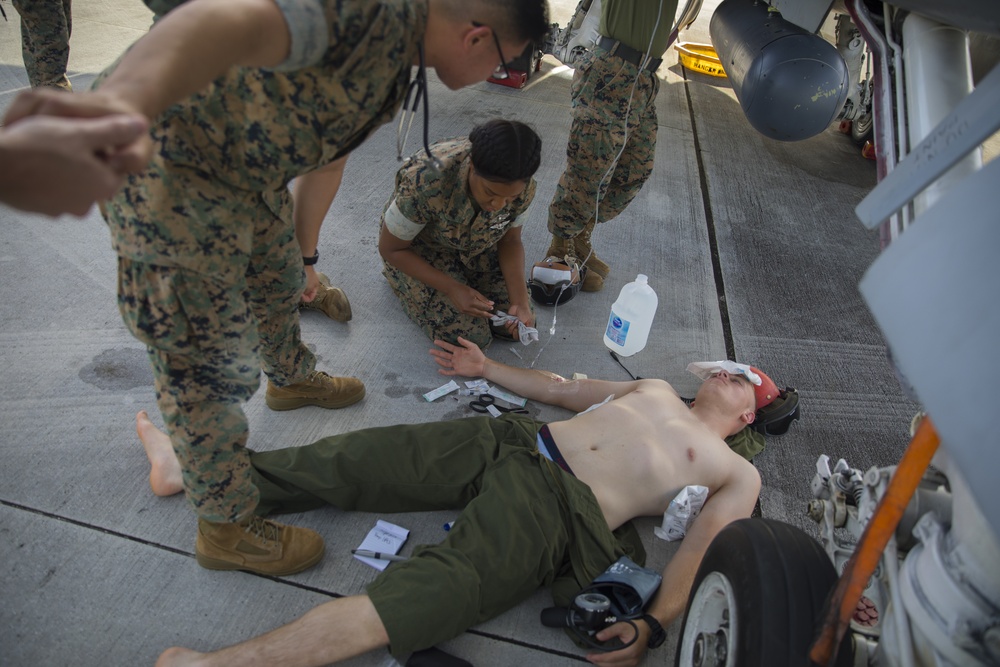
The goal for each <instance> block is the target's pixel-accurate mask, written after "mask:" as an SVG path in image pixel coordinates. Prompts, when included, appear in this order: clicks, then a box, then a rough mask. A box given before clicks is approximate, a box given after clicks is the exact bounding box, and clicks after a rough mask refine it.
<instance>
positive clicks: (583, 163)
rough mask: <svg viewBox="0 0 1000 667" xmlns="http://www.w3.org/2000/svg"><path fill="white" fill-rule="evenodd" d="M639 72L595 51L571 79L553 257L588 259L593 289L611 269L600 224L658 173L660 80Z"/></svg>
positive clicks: (553, 210) (553, 208)
mask: <svg viewBox="0 0 1000 667" xmlns="http://www.w3.org/2000/svg"><path fill="white" fill-rule="evenodd" d="M637 74H638V70H637V68H636V67H635V66H633V65H631V64H630V63H627V62H625V61H623V60H621V59H619V58H615V57H613V56H610V55H608V54H607V52H605V51H604V50H603V49H600V48H596V49H594V51H592V52H591V53H590V54H589V55H588V56H587V58H586V59H585V60H584V62H582V63H581V64H580V66H579V67H578V68H577V71H576V73H575V75H574V79H573V88H572V96H573V103H572V114H573V120H572V125H571V128H570V137H569V142H568V144H567V147H566V169H565V171H564V172H563V174H562V176H561V177H560V179H559V183H558V186H557V188H556V194H555V196H554V197H553V199H552V203H551V204H550V206H549V231H550V232H551V233H552V243H551V247H550V248H549V253H548V254H550V255H555V256H557V257H561V256H563V255H564V254H566V253H568V254H571V255H573V256H575V257H577V258H578V259H579V260H580V261H581V262H583V263H584V265H585V266H586V267H587V268H588V269H589V271H587V276H586V278H585V279H584V283H583V286H582V289H583V290H584V291H587V292H595V291H598V290H600V289H602V288H603V286H604V278H606V277H607V276H608V275H609V273H610V271H611V268H610V266H608V264H607V263H606V262H604V261H602V260H601V259H600V258H599V257H598V256H597V254H596V253H595V252H594V250H593V246H592V244H591V234H592V233H593V231H594V227H595V225H596V224H597V223H598V222H605V221H607V220H610V219H612V218H614V217H616V216H617V215H618V214H619V213H621V212H622V211H623V210H624V209H625V207H626V206H628V204H629V203H630V202H631V201H632V199H634V198H635V196H636V195H637V194H638V192H639V190H640V189H641V187H642V184H643V183H645V181H646V179H647V178H648V177H649V174H650V172H651V170H652V152H653V147H654V146H655V140H656V107H655V99H656V91H657V90H658V88H659V86H658V84H659V82H658V80H657V79H656V76H655V74H653V73H651V72H646V71H644V72H642V73H641V74H639V75H638V80H637V79H636V77H637ZM626 119H627V121H628V129H627V131H626ZM570 240H572V241H570Z"/></svg>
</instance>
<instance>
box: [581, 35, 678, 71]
mask: <svg viewBox="0 0 1000 667" xmlns="http://www.w3.org/2000/svg"><path fill="white" fill-rule="evenodd" d="M597 45H598V46H599V47H601V48H602V49H604V50H605V51H607V52H608V53H610V54H611V55H613V56H618V57H619V58H621V59H622V60H625V61H628V62H630V63H632V64H633V65H635V66H636V67H638V66H639V65H641V64H642V60H643V58H645V57H646V55H645V54H644V53H643V52H642V51H636V50H635V49H633V48H632V47H631V46H628V45H627V44H622V43H621V42H619V41H618V40H617V39H611V38H610V37H605V36H604V35H601V39H600V40H598V42H597ZM662 62H663V58H650V60H649V63H648V64H647V65H646V69H647V70H649V71H650V72H655V71H656V70H657V69H659V67H660V63H662Z"/></svg>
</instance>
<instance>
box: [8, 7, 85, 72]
mask: <svg viewBox="0 0 1000 667" xmlns="http://www.w3.org/2000/svg"><path fill="white" fill-rule="evenodd" d="M71 2H72V0H14V9H16V10H17V13H18V14H19V15H20V16H21V53H22V57H23V59H24V69H25V70H26V71H27V73H28V81H29V82H30V83H31V87H32V88H40V87H43V86H47V87H52V88H62V89H63V90H67V91H69V90H72V89H73V87H72V85H70V82H69V79H68V78H66V66H67V64H68V63H69V37H70V34H71V33H72V31H73V17H72V12H71V7H70V5H71Z"/></svg>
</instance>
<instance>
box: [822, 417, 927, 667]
mask: <svg viewBox="0 0 1000 667" xmlns="http://www.w3.org/2000/svg"><path fill="white" fill-rule="evenodd" d="M940 442H941V440H940V438H939V437H938V434H937V431H935V430H934V425H933V424H932V423H931V420H930V418H929V417H924V419H923V421H921V423H920V427H919V428H918V429H917V432H916V434H915V435H914V436H913V439H912V440H911V441H910V444H909V446H908V447H907V448H906V452H905V453H904V454H903V458H902V460H900V462H899V465H898V466H897V467H896V472H895V473H893V475H892V479H890V480H889V486H888V488H887V489H886V492H885V495H884V496H883V497H882V499H881V500H880V501H879V503H878V507H876V508H875V512H874V514H872V517H871V519H870V520H869V521H868V525H867V526H865V532H864V533H863V534H862V535H861V541H860V542H858V546H857V548H856V549H855V550H854V554H852V555H851V558H850V560H848V561H847V565H846V567H844V572H843V574H841V575H840V579H839V580H838V581H837V588H836V589H835V590H834V592H833V596H832V597H831V598H830V600H829V601H828V603H827V613H826V618H825V619H824V621H823V629H822V632H820V635H819V638H818V639H817V640H816V642H815V643H814V644H813V645H812V648H811V649H810V651H809V659H810V660H811V661H812V662H813V664H816V665H826V667H833V664H834V661H835V660H836V658H837V648H838V647H839V646H840V642H841V640H842V639H843V638H844V633H845V632H847V627H848V624H849V623H850V621H851V617H852V616H853V615H854V610H855V608H856V607H857V604H858V601H859V600H860V599H861V593H862V592H864V590H865V587H866V586H867V585H868V580H869V578H871V576H872V574H873V573H874V572H875V568H876V566H878V562H879V559H880V558H881V557H882V552H883V551H884V550H885V547H886V545H887V544H888V543H889V539H890V538H891V537H892V534H893V533H894V532H895V531H896V526H898V525H899V521H900V519H901V518H902V517H903V512H904V511H905V510H906V506H907V505H908V504H909V503H910V498H912V497H913V494H914V492H915V491H916V490H917V486H918V485H919V484H920V480H921V479H922V478H923V476H924V471H926V470H927V466H928V465H930V462H931V459H932V458H933V457H934V452H936V451H937V448H938V445H939V444H940Z"/></svg>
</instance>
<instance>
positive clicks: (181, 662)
mask: <svg viewBox="0 0 1000 667" xmlns="http://www.w3.org/2000/svg"><path fill="white" fill-rule="evenodd" d="M200 657H201V653H196V652H194V651H192V650H190V649H186V648H179V647H177V646H175V647H173V648H168V649H167V650H166V651H164V652H163V653H161V654H160V657H159V658H158V659H157V661H156V667H181V666H185V665H197V664H198V658H200Z"/></svg>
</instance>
